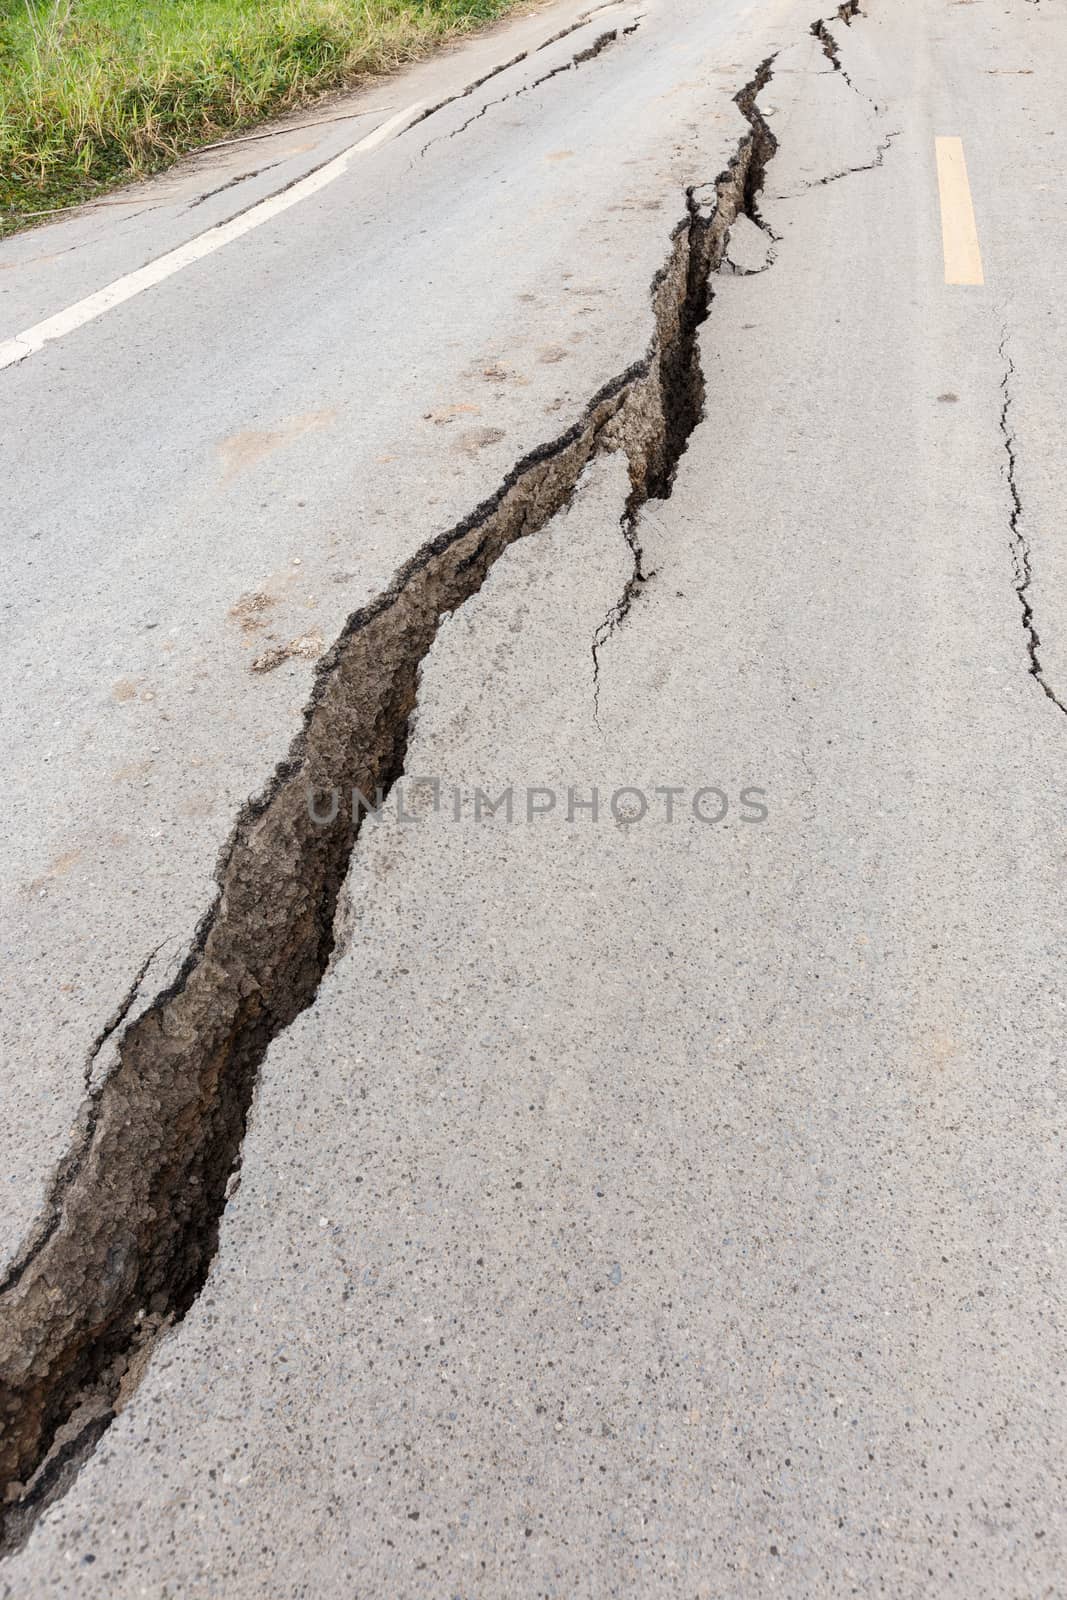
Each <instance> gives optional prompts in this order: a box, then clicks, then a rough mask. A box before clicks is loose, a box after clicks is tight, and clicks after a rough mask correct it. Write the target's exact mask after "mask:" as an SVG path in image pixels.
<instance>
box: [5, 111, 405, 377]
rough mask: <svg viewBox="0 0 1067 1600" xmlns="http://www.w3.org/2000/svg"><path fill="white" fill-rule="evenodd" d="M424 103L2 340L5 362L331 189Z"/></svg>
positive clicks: (10, 362) (22, 356)
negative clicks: (261, 197)
mask: <svg viewBox="0 0 1067 1600" xmlns="http://www.w3.org/2000/svg"><path fill="white" fill-rule="evenodd" d="M422 106H423V101H421V100H416V101H415V102H414V103H413V104H412V105H410V106H405V108H404V110H403V111H398V112H397V114H396V116H395V117H390V118H389V120H388V121H387V122H383V123H382V124H381V125H380V126H379V127H377V128H375V129H374V130H373V132H372V133H368V134H367V135H366V137H365V138H363V139H360V140H359V142H358V144H353V145H350V146H349V147H348V149H347V150H342V151H341V154H340V155H339V156H334V157H333V159H332V160H331V161H327V162H324V163H323V165H322V166H321V167H318V168H317V169H316V170H315V171H314V172H309V173H308V175H307V177H306V178H300V179H298V181H297V182H296V183H294V184H292V185H291V186H290V187H289V188H288V189H281V190H279V192H278V193H277V194H273V195H269V196H268V198H267V199H266V200H261V201H260V202H259V204H258V205H254V206H250V207H249V209H248V210H247V211H242V213H241V214H240V216H237V217H233V218H232V219H231V220H230V221H229V222H220V223H219V224H218V225H217V226H216V227H214V228H209V229H208V230H207V232H206V233H201V234H198V235H197V237H196V238H195V239H189V240H188V241H187V242H186V243H185V244H181V245H179V246H178V247H177V249H176V250H168V252H167V254H166V255H163V256H158V257H157V258H156V260H155V261H150V262H148V264H147V266H144V267H138V268H137V270H136V271H135V272H127V273H126V274H125V276H124V277H121V278H116V279H115V281H114V282H113V283H109V284H108V285H107V286H106V287H105V288H103V289H98V290H97V291H96V293H95V294H90V295H87V296H86V298H85V299H84V300H78V301H76V302H75V304H74V305H72V306H68V307H67V308H66V310H65V311H58V312H57V313H56V315H55V316H54V317H48V318H46V319H45V321H44V322H38V323H35V324H34V326H33V327H32V328H26V329H25V330H24V331H23V332H22V333H17V334H16V335H15V337H14V338H13V339H8V340H7V341H6V342H5V343H3V344H0V368H3V367H13V366H14V365H15V364H16V362H19V361H25V359H26V357H27V356H31V355H34V354H35V353H36V352H37V351H38V350H41V349H43V347H44V346H45V345H46V344H49V343H50V342H51V341H52V340H53V339H62V337H63V335H64V334H66V333H73V331H74V329H75V328H81V327H84V325H85V324H86V323H87V322H92V321H93V320H94V319H95V318H96V317H102V316H103V315H104V312H105V311H112V310H114V308H115V307H116V306H121V305H122V304H124V302H125V301H127V300H132V299H133V298H134V296H135V295H139V294H143V293H144V291H145V290H146V289H152V288H154V287H155V285H156V284H157V283H163V282H164V280H165V279H167V278H172V277H173V276H174V274H175V273H176V272H181V270H182V269H183V267H188V266H191V265H192V264H193V262H194V261H202V260H203V259H204V257H205V256H210V255H213V254H214V253H215V251H216V250H221V249H222V247H223V245H227V244H230V243H231V242H232V240H234V239H240V238H241V237H242V235H244V234H246V233H251V232H252V229H253V228H259V227H261V226H262V225H263V223H264V222H270V221H272V220H273V219H274V218H275V217H279V216H281V214H282V212H283V211H288V210H289V208H290V206H297V205H299V204H300V202H301V200H307V199H308V197H309V196H310V195H313V194H318V192H319V190H320V189H325V188H326V186H327V184H330V183H333V181H334V179H335V178H339V177H341V175H342V174H343V173H344V172H345V171H346V169H347V167H348V165H349V162H350V161H351V160H352V158H353V156H358V155H363V154H365V153H366V152H367V151H368V150H373V149H375V147H376V146H377V145H380V144H384V143H385V141H386V139H389V138H391V137H392V135H393V134H394V133H397V132H399V130H400V129H401V128H402V127H403V126H404V125H405V124H406V123H407V122H409V121H410V120H411V118H412V117H413V116H415V115H416V113H417V112H419V111H420V110H421V109H422Z"/></svg>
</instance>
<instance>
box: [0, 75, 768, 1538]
mask: <svg viewBox="0 0 1067 1600" xmlns="http://www.w3.org/2000/svg"><path fill="white" fill-rule="evenodd" d="M771 72H772V65H771V61H770V60H768V61H766V62H764V64H763V65H762V66H761V68H760V69H759V71H758V72H757V73H756V74H755V76H754V77H753V78H752V79H751V80H750V82H749V83H748V84H746V85H745V87H744V88H743V89H742V90H741V91H740V93H739V94H738V95H737V97H736V101H737V104H738V106H739V108H740V110H741V112H742V113H743V115H744V116H745V118H746V121H747V123H748V131H747V132H746V133H745V135H744V136H743V137H742V138H741V139H740V140H739V142H738V145H737V148H736V151H735V153H734V156H733V158H732V160H731V162H730V165H729V166H728V168H727V169H726V171H724V172H723V173H722V174H720V176H719V177H718V178H717V179H716V180H715V181H714V184H713V185H709V184H703V183H702V184H697V185H694V186H692V187H691V188H690V189H689V190H688V191H687V193H686V197H685V206H684V214H683V215H682V216H681V218H680V219H679V221H678V222H677V224H676V225H675V227H674V228H673V229H672V231H671V234H670V239H669V246H668V251H667V256H666V260H665V262H664V265H663V267H662V268H661V270H660V271H659V273H658V274H657V275H656V278H655V279H654V281H653V283H652V286H651V301H652V309H653V319H654V333H653V336H652V339H651V342H650V344H649V347H648V349H647V350H646V351H645V352H644V354H643V355H641V356H640V358H639V359H637V360H635V362H634V363H633V364H632V365H631V366H630V367H629V368H628V369H627V370H626V371H624V372H622V373H620V374H619V375H618V376H617V377H616V378H615V379H614V380H613V381H612V382H610V383H609V384H607V385H606V386H605V387H604V388H603V389H602V390H601V391H600V392H599V393H598V394H596V395H595V396H594V397H593V398H592V399H591V400H590V401H589V403H588V405H587V406H586V408H585V410H584V412H583V414H582V416H581V418H580V419H579V420H578V421H577V422H576V423H575V424H574V425H573V426H572V427H571V428H570V429H568V431H567V432H566V433H564V434H563V435H562V436H560V437H559V438H557V439H555V440H553V441H551V442H550V443H547V444H545V445H543V446H542V447H540V448H539V449H537V450H535V451H533V452H532V453H531V454H530V455H528V456H527V457H525V458H524V459H523V460H521V461H519V462H518V463H517V464H516V466H515V467H514V468H513V469H512V470H511V471H510V472H509V473H508V475H507V477H506V478H505V479H504V481H503V482H502V484H501V485H500V487H499V488H498V489H497V490H496V492H495V493H494V494H493V495H492V496H491V497H490V498H489V499H488V500H486V501H485V502H484V503H483V504H481V505H480V506H478V507H477V508H476V509H475V510H474V511H473V512H472V513H471V514H470V515H469V516H468V517H466V518H465V519H464V520H463V521H461V522H460V523H459V524H457V525H456V526H455V527H453V528H452V529H450V530H449V531H447V532H446V533H444V534H442V535H441V536H440V537H439V538H437V539H435V540H434V541H432V542H431V543H430V544H428V545H426V546H425V547H424V548H423V549H421V550H420V551H419V552H418V553H417V554H416V555H415V556H414V557H413V558H412V559H411V560H410V561H409V562H408V563H407V564H406V565H405V566H404V567H403V568H402V569H401V570H400V572H399V573H398V574H397V576H396V578H395V580H394V581H393V583H392V584H391V586H390V587H389V588H388V590H387V591H386V592H385V593H383V594H382V595H381V596H379V597H378V598H377V599H376V600H375V601H374V602H372V603H371V604H370V605H369V606H367V607H366V608H364V609H362V610H360V611H358V612H357V613H355V614H354V615H353V616H352V617H351V618H350V619H349V621H348V623H347V624H346V626H345V628H344V630H343V632H342V634H341V636H340V637H339V639H338V640H337V641H336V643H335V644H334V646H333V648H332V649H331V650H330V652H329V654H328V656H327V657H326V658H325V659H324V661H323V662H322V664H321V666H320V669H319V672H318V675H317V679H316V683H315V687H314V690H313V693H312V696H311V700H310V703H309V707H308V709H307V712H306V714H305V717H304V721H303V725H302V727H301V730H300V732H299V734H298V735H297V737H296V739H295V740H294V743H293V745H292V747H291V749H290V752H289V754H288V757H287V759H286V760H285V762H284V763H283V764H282V765H281V766H280V767H279V769H278V770H277V771H276V773H275V774H274V776H273V778H272V780H271V782H270V783H269V785H268V786H267V788H266V790H265V791H264V793H263V794H262V795H261V796H259V797H257V798H256V799H254V800H253V801H251V802H250V803H249V804H248V805H247V806H246V807H245V808H244V810H243V811H242V813H241V815H240V817H239V818H238V820H237V823H236V825H235V827H234V829H233V832H232V834H231V836H230V839H229V841H228V842H227V844H226V846H225V848H224V850H223V851H222V854H221V856H220V860H219V865H218V868H217V872H216V879H217V884H218V893H217V897H216V900H215V902H214V904H213V906H212V908H211V910H210V911H209V913H208V914H207V916H206V917H205V919H204V921H203V922H202V924H201V926H200V928H199V930H198V934H197V937H196V939H195V941H194V944H193V947H192V948H191V949H190V951H189V952H188V954H187V956H186V958H185V960H184V962H183V964H182V966H181V969H180V971H179V972H178V975H177V977H176V978H175V979H174V981H173V982H172V983H171V984H170V985H169V987H168V988H167V989H165V990H164V991H163V992H162V993H161V994H159V995H158V996H157V997H156V998H155V1000H154V1001H153V1002H152V1003H151V1005H149V1006H148V1007H147V1009H146V1010H144V1011H143V1012H142V1013H141V1014H140V1015H138V1016H137V1017H136V1018H135V1020H133V1021H132V1022H130V1021H128V1019H126V1017H125V1013H123V1014H122V1015H121V1016H120V1017H119V1018H118V1023H123V1022H124V1023H125V1029H124V1032H123V1033H122V1035H121V1038H120V1039H119V1040H118V1044H117V1048H116V1058H115V1062H114V1065H113V1067H112V1069H111V1070H110V1072H109V1073H108V1074H107V1075H106V1077H105V1078H104V1079H103V1081H102V1082H100V1083H98V1084H96V1085H95V1087H94V1090H93V1092H92V1094H91V1096H90V1098H89V1099H88V1100H87V1102H86V1104H85V1106H84V1108H83V1111H82V1114H81V1119H80V1125H79V1130H78V1133H77V1136H76V1138H75V1140H74V1142H73V1144H72V1147H71V1149H70V1150H69V1151H68V1153H67V1155H66V1156H65V1157H64V1159H63V1161H62V1162H61V1164H60V1166H59V1168H58V1170H57V1172H56V1174H55V1175H54V1178H53V1182H52V1186H51V1190H50V1193H49V1197H48V1200H47V1202H46V1205H45V1207H44V1209H43V1211H42V1214H41V1216H40V1218H39V1219H38V1223H37V1225H36V1227H35V1229H34V1230H33V1232H32V1234H31V1236H30V1238H29V1239H28V1240H27V1241H26V1243H25V1245H24V1247H23V1250H22V1252H21V1254H20V1256H19V1257H18V1259H17V1260H16V1261H15V1263H14V1264H13V1266H12V1268H11V1269H10V1271H9V1273H8V1275H7V1277H6V1280H5V1281H4V1283H3V1284H2V1285H0V1309H2V1314H3V1320H2V1324H0V1419H2V1422H3V1442H2V1445H0V1484H2V1487H3V1491H4V1497H5V1511H4V1524H3V1546H2V1548H3V1549H4V1550H6V1551H10V1550H12V1549H14V1548H17V1547H18V1545H20V1544H21V1543H22V1542H24V1540H25V1538H26V1537H27V1536H28V1534H29V1532H30V1530H31V1529H32V1526H33V1524H34V1522H35V1520H36V1518H37V1517H38V1516H39V1515H40V1513H41V1511H42V1510H43V1509H44V1507H45V1506H46V1505H47V1504H49V1503H50V1502H51V1501H52V1500H53V1499H55V1498H56V1496H57V1495H58V1494H60V1493H62V1492H63V1491H64V1489H65V1488H66V1487H67V1486H68V1485H69V1483H70V1482H71V1481H72V1480H73V1477H74V1476H75V1475H76V1473H77V1471H78V1470H79V1468H80V1465H81V1464H82V1462H83V1461H84V1460H85V1459H86V1458H87V1456H88V1455H89V1454H90V1453H91V1451H92V1449H93V1448H94V1447H95V1445H96V1443H97V1442H98V1441H99V1439H100V1438H101V1437H102V1436H103V1434H104V1433H105V1431H106V1429H107V1427H108V1425H109V1423H110V1421H111V1420H112V1418H113V1417H114V1415H115V1414H116V1412H117V1410H118V1409H120V1408H121V1406H122V1405H123V1404H124V1403H125V1402H126V1400H127V1399H128V1398H129V1395H130V1393H131V1392H132V1391H133V1390H134V1389H135V1388H136V1386H137V1384H138V1382H139V1381H140V1377H141V1375H142V1374H143V1372H144V1370H145V1367H146V1364H147V1362H148V1360H149V1359H150V1357H151V1354H152V1351H153V1349H154V1347H155V1345H156V1344H157V1343H158V1341H159V1339H160V1338H161V1337H162V1335H163V1334H164V1333H165V1332H166V1331H167V1330H168V1329H169V1328H171V1327H172V1326H174V1325H175V1324H176V1323H178V1322H180V1321H181V1319H182V1318H183V1317H184V1315H185V1314H186V1313H187V1311H188V1310H189V1308H190V1306H191V1305H192V1304H193V1303H194V1301H195V1300H196V1297H197V1295H198V1294H199V1292H200V1290H201V1288H202V1286H203V1284H204V1282H205V1279H206V1277H207V1274H208V1271H209V1269H210V1266H211V1263H212V1260H213V1258H214V1255H215V1252H216V1248H217V1241H218V1230H219V1222H220V1218H221V1216H222V1213H223V1211H224V1208H225V1205H226V1200H227V1196H228V1193H229V1190H230V1185H231V1181H232V1178H233V1174H234V1172H235V1169H236V1168H237V1167H238V1166H239V1163H240V1156H241V1146H242V1140H243V1137H244V1132H245V1124H246V1119H247V1114H248V1109H249V1106H250V1103H251V1098H252V1093H253V1089H254V1086H255V1081H256V1076H257V1073H258V1069H259V1066H260V1063H261V1062H262V1060H263V1057H264V1055H265V1054H266V1051H267V1048H268V1046H269V1045H270V1043H271V1041H272V1040H273V1039H274V1038H276V1037H277V1036H278V1034H280V1033H281V1032H282V1031H283V1030H284V1029H286V1028H287V1027H289V1025H290V1024H291V1023H292V1022H293V1021H294V1019H295V1018H296V1017H297V1016H298V1015H299V1014H300V1013H301V1012H302V1011H303V1010H304V1009H306V1007H308V1006H309V1005H311V1004H312V1003H313V1002H314V1000H315V998H316V995H317V992H318V988H319V984H320V982H321V980H322V978H323V976H324V974H325V972H326V970H327V967H328V965H329V963H330V959H331V956H332V954H333V950H334V938H335V935H334V924H335V913H336V910H337V904H338V897H339V894H340V890H341V887H342V884H343V882H344V879H345V877H346V874H347V872H348V868H349V864H350V861H351V857H352V852H353V850H354V848H355V846H356V842H357V839H358V836H359V832H360V826H361V823H362V820H363V816H364V814H365V813H364V810H363V808H362V807H361V806H360V805H359V804H357V803H356V801H355V799H353V802H352V804H351V805H349V804H343V805H340V806H338V807H337V808H336V809H335V813H334V814H333V815H332V816H331V817H330V818H329V820H328V821H326V822H324V821H323V820H322V817H321V815H319V814H317V813H316V808H315V807H314V805H313V804H312V803H311V800H312V797H314V796H316V795H321V794H323V793H329V794H331V795H343V796H350V795H351V796H356V795H361V796H377V797H379V798H381V797H384V795H386V794H387V793H388V792H389V790H390V788H391V787H392V785H393V784H394V783H395V782H396V781H397V779H398V778H400V777H401V776H402V774H403V772H404V765H405V757H406V750H407V742H408V730H409V726H410V721H411V717H412V713H413V711H414V709H415V706H416V700H417V694H418V680H419V670H420V665H421V663H422V662H423V660H424V658H425V657H426V655H427V652H428V651H429V649H430V647H431V646H432V644H433V641H434V639H435V636H436V634H437V630H438V626H439V624H440V622H441V620H442V618H443V617H444V616H445V615H447V614H449V613H452V612H454V611H456V610H457V609H458V608H459V607H461V606H462V605H463V604H464V603H465V602H466V601H467V600H469V599H470V598H471V596H472V595H474V594H476V593H477V592H478V590H479V589H480V588H481V586H482V584H483V583H484V581H485V578H486V576H487V574H488V573H489V571H490V569H491V568H492V566H493V564H494V562H495V561H496V560H497V559H498V557H499V556H500V555H501V553H502V552H503V551H504V550H505V549H506V548H507V547H508V546H509V545H510V544H512V543H514V542H515V541H516V540H518V539H521V538H524V537H526V536H527V535H529V534H533V533H536V532H537V531H538V530H540V529H541V528H543V527H544V526H545V525H546V524H547V523H548V521H549V520H550V519H551V518H552V517H554V516H555V515H556V514H557V513H558V512H559V511H560V510H562V509H563V508H564V507H566V506H567V504H568V503H569V501H570V499H571V496H572V495H573V493H574V490H575V488H576V486H577V484H578V482H579V479H580V477H581V475H582V473H583V471H584V470H585V468H586V467H587V466H588V464H589V463H590V461H591V460H592V459H593V458H594V457H595V456H597V455H599V454H601V453H604V452H622V453H624V455H625V457H626V459H627V463H628V468H629V479H630V486H631V487H630V493H629V495H628V497H627V501H626V506H625V509H624V512H623V523H624V527H627V528H629V530H631V533H632V530H633V529H634V527H635V519H636V517H637V514H638V513H639V511H640V509H641V507H642V506H643V505H644V504H645V503H646V502H647V501H648V500H650V499H665V498H667V497H668V496H669V494H670V492H671V488H672V485H673V482H674V475H675V473H676V470H677V467H678V463H679V460H680V458H681V456H682V454H683V452H684V450H685V448H686V444H687V442H688V439H689V436H690V434H691V433H692V430H693V428H694V427H695V426H696V424H697V422H698V421H699V420H700V418H701V416H702V415H703V410H704V399H705V386H704V376H703V373H702V370H701V366H700V358H699V350H698V340H697V334H698V329H699V327H700V325H701V324H702V322H703V321H704V320H705V318H706V316H707V314H708V309H709V304H710V296H711V279H712V275H713V273H714V272H715V271H717V270H718V268H719V266H720V264H721V263H722V261H723V259H724V254H725V250H726V244H727V240H728V236H729V231H730V228H731V226H732V225H733V224H734V222H735V221H736V219H737V218H738V217H739V216H745V217H748V218H749V219H751V220H752V221H754V222H755V223H756V224H757V226H760V227H763V228H764V229H766V224H765V223H764V222H763V220H762V218H761V217H760V215H759V209H758V195H759V192H760V190H761V189H762V187H763V179H764V172H765V168H766V164H767V162H768V161H769V160H770V159H771V158H772V157H773V155H774V152H775V149H776V148H777V146H776V142H775V140H774V138H773V136H772V135H771V133H770V130H769V128H768V127H767V124H766V122H765V120H764V118H763V117H762V115H761V113H760V111H759V108H758V106H757V96H758V95H759V92H760V90H761V89H762V88H763V87H764V85H765V84H766V83H767V81H768V80H769V79H770V76H771ZM702 189H710V190H713V193H714V200H713V203H711V204H710V205H709V206H706V207H705V206H702V205H700V204H699V203H698V201H697V199H696V196H697V194H698V192H699V191H700V190H702ZM631 548H632V549H633V551H634V572H633V576H632V578H631V581H630V583H629V584H628V585H627V589H626V591H625V592H624V594H623V595H622V596H621V597H620V601H619V603H618V605H617V606H616V607H615V608H614V610H613V613H612V615H611V617H610V618H609V619H606V623H605V627H606V629H607V631H606V632H605V633H604V635H603V637H600V636H599V635H598V641H597V643H596V645H595V646H594V657H595V659H596V658H597V657H598V655H599V649H600V647H601V646H602V645H603V643H604V642H605V639H606V638H607V637H608V635H609V634H610V632H611V631H613V630H614V628H616V627H617V626H618V625H619V624H620V623H621V621H622V620H623V619H624V617H625V615H626V613H627V611H628V609H629V605H630V603H631V602H632V599H633V595H634V593H635V592H636V589H637V587H638V586H639V585H640V583H641V582H643V581H644V577H645V574H644V573H643V572H642V568H641V557H640V549H639V546H637V544H636V540H634V541H633V542H632V543H631ZM597 670H599V662H598V661H597ZM117 1025H118V1024H117Z"/></svg>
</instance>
